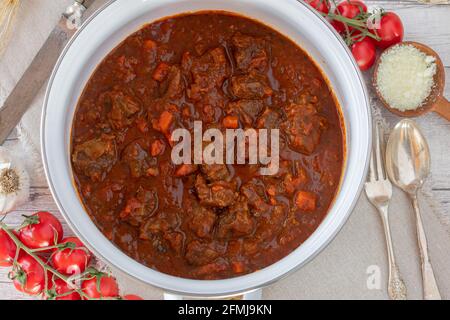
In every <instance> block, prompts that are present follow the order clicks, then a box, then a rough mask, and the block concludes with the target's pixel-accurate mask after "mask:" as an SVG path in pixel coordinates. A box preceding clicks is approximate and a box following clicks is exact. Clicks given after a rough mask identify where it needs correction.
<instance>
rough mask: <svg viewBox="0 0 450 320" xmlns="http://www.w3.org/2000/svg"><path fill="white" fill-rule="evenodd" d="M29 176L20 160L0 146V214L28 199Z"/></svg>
mask: <svg viewBox="0 0 450 320" xmlns="http://www.w3.org/2000/svg"><path fill="white" fill-rule="evenodd" d="M29 194H30V177H29V176H28V173H27V172H26V170H25V167H24V166H23V165H22V163H21V162H20V160H18V159H16V158H15V157H14V156H13V155H12V154H11V153H10V152H9V151H8V150H7V149H6V148H4V147H0V214H6V213H8V212H10V211H12V210H14V209H15V208H17V207H18V206H20V205H22V204H24V203H25V202H27V201H28V198H29Z"/></svg>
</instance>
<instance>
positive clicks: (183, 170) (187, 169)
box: [175, 164, 197, 177]
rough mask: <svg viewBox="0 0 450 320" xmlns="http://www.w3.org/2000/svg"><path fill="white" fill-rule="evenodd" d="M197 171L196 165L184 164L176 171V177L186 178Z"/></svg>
mask: <svg viewBox="0 0 450 320" xmlns="http://www.w3.org/2000/svg"><path fill="white" fill-rule="evenodd" d="M195 171H197V166H196V165H195V164H182V165H181V166H180V167H179V168H178V169H177V170H176V171H175V176H177V177H184V176H187V175H190V174H191V173H194V172H195Z"/></svg>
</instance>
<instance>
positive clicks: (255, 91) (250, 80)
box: [230, 72, 273, 100]
mask: <svg viewBox="0 0 450 320" xmlns="http://www.w3.org/2000/svg"><path fill="white" fill-rule="evenodd" d="M230 89H231V93H232V94H233V95H234V96H235V97H237V98H239V99H250V100H251V99H262V98H265V97H267V96H271V95H272V94H273V90H272V88H271V87H270V86H269V84H268V82H267V78H266V77H265V76H263V75H260V74H258V73H256V72H251V73H249V74H244V75H236V76H233V77H231V87H230Z"/></svg>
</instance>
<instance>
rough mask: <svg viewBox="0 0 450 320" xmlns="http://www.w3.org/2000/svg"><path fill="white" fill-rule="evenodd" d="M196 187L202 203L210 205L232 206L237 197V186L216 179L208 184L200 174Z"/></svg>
mask: <svg viewBox="0 0 450 320" xmlns="http://www.w3.org/2000/svg"><path fill="white" fill-rule="evenodd" d="M195 188H196V190H197V196H198V198H199V199H200V204H202V205H205V206H209V207H219V208H225V207H228V206H230V205H231V204H232V203H233V202H234V201H235V200H236V197H237V193H236V192H235V188H236V186H235V185H234V184H233V183H230V182H226V181H216V182H213V183H211V184H207V183H206V180H205V178H203V176H201V175H198V176H197V179H196V182H195Z"/></svg>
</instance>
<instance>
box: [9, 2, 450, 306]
mask: <svg viewBox="0 0 450 320" xmlns="http://www.w3.org/2000/svg"><path fill="white" fill-rule="evenodd" d="M70 2H71V0H58V1H54V0H39V1H30V0H24V1H23V4H22V8H21V10H20V12H19V16H18V19H17V20H16V25H15V28H14V31H13V38H12V40H11V42H10V43H9V46H8V49H7V51H6V52H5V54H4V55H3V57H1V58H0V105H1V104H2V103H3V101H4V99H5V97H6V96H7V94H8V93H9V92H10V91H11V90H12V88H13V87H14V85H15V83H16V82H17V80H18V79H19V77H20V75H21V74H22V73H23V71H24V70H25V68H26V66H27V65H28V64H29V63H30V62H31V60H32V58H33V56H34V55H35V53H36V52H37V50H38V49H39V48H40V47H41V45H42V43H43V42H44V41H45V39H46V38H47V36H48V34H49V33H50V31H51V30H52V28H53V26H54V25H55V24H56V22H57V21H58V19H59V16H60V13H61V12H62V11H63V10H64V8H65V7H66V6H67V5H68V4H69V3H70ZM102 2H103V3H104V2H106V1H105V0H99V3H97V4H101V3H102ZM43 91H44V90H42V92H41V94H40V95H39V96H38V97H37V98H36V100H35V101H34V103H33V106H32V108H31V109H30V110H29V112H28V113H27V114H26V115H25V117H24V118H23V120H22V122H21V123H20V125H19V127H18V129H17V131H18V135H19V142H17V143H15V144H14V145H11V143H10V147H11V148H14V149H16V150H17V153H18V154H23V155H24V156H23V157H24V160H26V161H27V163H28V166H29V170H34V172H33V173H32V174H30V176H32V177H33V179H34V185H41V183H42V184H45V178H44V175H43V173H42V168H41V163H40V161H41V160H40V156H39V148H40V146H39V121H40V112H41V108H42V100H43V95H44V92H43ZM373 105H374V106H373V110H374V114H375V115H376V117H377V118H381V116H380V115H379V114H380V113H379V109H378V107H377V106H376V101H373ZM61 108H64V106H61ZM449 158H450V154H449ZM420 200H421V201H420V203H421V208H422V212H423V217H424V223H425V227H426V231H427V234H428V240H429V249H430V254H431V257H432V263H433V266H434V268H435V273H436V277H437V280H438V283H439V287H440V290H441V293H442V296H443V298H446V299H450V272H449V271H448V270H449V266H450V236H449V233H448V229H446V226H445V225H444V223H441V222H440V221H441V220H443V219H441V218H442V217H443V216H442V215H440V214H439V213H437V212H435V211H434V210H433V208H432V206H431V205H430V204H431V203H432V199H430V198H429V197H425V196H424V195H422V196H421V199H420ZM390 213H391V215H390V221H391V228H392V234H393V239H394V245H395V251H396V254H397V259H398V265H399V267H400V270H401V272H402V274H403V278H404V280H405V282H406V284H407V288H408V298H410V299H421V298H422V285H421V272H420V264H419V258H418V249H417V242H416V236H415V224H414V216H413V212H412V208H411V206H410V203H409V201H408V199H407V198H406V196H405V195H404V194H403V193H402V192H401V191H400V190H398V189H395V190H394V196H393V199H392V202H391V207H390ZM115 274H116V275H117V276H118V278H119V281H120V285H121V288H122V292H125V293H136V294H140V295H142V296H143V297H145V298H147V299H161V298H162V291H161V290H159V289H156V288H153V287H151V286H148V285H145V284H142V283H139V282H137V281H135V280H132V279H129V278H127V277H126V276H125V275H122V274H119V273H118V272H116V273H115ZM387 275H388V269H387V258H386V249H385V242H384V234H383V230H382V227H381V222H380V219H379V217H378V214H377V212H376V211H375V209H374V208H373V207H372V206H371V205H370V204H369V202H368V201H367V199H366V197H365V194H364V193H363V194H362V195H361V197H360V199H359V201H358V204H357V206H356V208H355V210H354V211H353V213H352V215H351V216H350V218H349V220H348V222H347V223H346V224H345V226H344V227H343V229H342V231H341V232H340V233H339V234H338V235H337V237H336V238H335V239H334V241H332V242H331V244H330V245H329V246H328V247H327V248H326V249H325V250H323V251H322V252H321V253H320V254H319V255H318V256H317V257H316V258H315V259H314V260H313V261H311V262H310V263H309V264H307V265H306V266H305V267H303V268H302V269H301V270H299V271H297V272H295V273H294V274H292V275H290V276H289V277H288V278H286V279H283V280H281V281H279V282H277V283H276V284H274V285H272V286H270V287H268V288H265V289H264V290H263V298H264V299H387V298H388V297H387V294H386V283H387ZM377 280H378V281H377Z"/></svg>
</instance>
